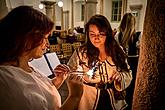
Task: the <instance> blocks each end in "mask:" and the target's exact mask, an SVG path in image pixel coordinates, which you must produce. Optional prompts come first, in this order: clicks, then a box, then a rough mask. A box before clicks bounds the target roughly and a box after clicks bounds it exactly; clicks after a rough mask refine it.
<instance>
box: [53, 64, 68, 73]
mask: <svg viewBox="0 0 165 110" xmlns="http://www.w3.org/2000/svg"><path fill="white" fill-rule="evenodd" d="M69 71H70V68H69V67H68V66H67V65H65V64H60V65H58V66H57V67H56V68H55V69H54V72H55V74H68V73H69Z"/></svg>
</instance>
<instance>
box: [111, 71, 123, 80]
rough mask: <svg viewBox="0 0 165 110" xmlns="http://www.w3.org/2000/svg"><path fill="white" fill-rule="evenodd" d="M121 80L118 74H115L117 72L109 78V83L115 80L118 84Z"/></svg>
mask: <svg viewBox="0 0 165 110" xmlns="http://www.w3.org/2000/svg"><path fill="white" fill-rule="evenodd" d="M121 79H122V77H121V75H120V73H119V72H117V71H115V72H114V73H113V75H112V76H111V77H110V78H109V80H110V81H113V80H116V81H118V82H120V81H121Z"/></svg>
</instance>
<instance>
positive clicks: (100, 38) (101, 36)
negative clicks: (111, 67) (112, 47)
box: [89, 25, 122, 82]
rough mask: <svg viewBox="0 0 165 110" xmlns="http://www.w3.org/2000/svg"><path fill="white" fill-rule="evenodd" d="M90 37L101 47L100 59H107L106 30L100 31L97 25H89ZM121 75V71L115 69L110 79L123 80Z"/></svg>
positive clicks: (95, 44) (92, 41) (96, 45)
mask: <svg viewBox="0 0 165 110" xmlns="http://www.w3.org/2000/svg"><path fill="white" fill-rule="evenodd" d="M89 39H90V41H91V43H92V44H93V45H94V46H95V47H96V48H98V49H99V51H100V53H99V59H100V60H101V61H104V60H106V59H107V57H110V56H107V54H106V52H105V40H106V35H105V33H104V32H99V29H98V28H97V26H96V25H89ZM121 78H122V77H121V75H120V73H119V72H117V71H114V72H113V74H111V76H109V80H110V81H113V80H115V81H118V82H120V81H121Z"/></svg>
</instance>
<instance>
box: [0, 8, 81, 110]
mask: <svg viewBox="0 0 165 110" xmlns="http://www.w3.org/2000/svg"><path fill="white" fill-rule="evenodd" d="M53 25H54V23H53V22H52V21H51V20H50V19H49V18H48V17H47V16H46V15H44V14H43V13H41V12H39V11H37V10H35V9H33V8H32V7H29V6H19V7H17V8H15V9H13V10H12V11H11V12H9V13H8V15H7V16H6V17H4V18H3V19H2V20H1V22H0V35H1V40H0V88H1V90H0V110H76V109H77V107H78V105H79V101H80V99H81V96H82V93H83V86H82V80H81V78H80V77H79V76H77V75H72V74H71V75H69V76H68V74H67V73H68V71H69V68H68V67H67V66H66V65H58V66H57V67H56V68H55V69H54V73H55V74H56V77H55V78H53V79H49V78H48V77H46V76H44V75H43V74H41V73H39V72H38V71H37V70H35V69H34V68H32V67H30V65H29V64H28V61H29V60H31V59H37V58H40V57H42V55H43V54H44V53H45V52H46V49H47V47H48V46H49V45H48V35H49V34H50V33H51V31H52V28H53ZM67 76H68V78H67ZM66 78H67V84H68V87H69V96H68V98H67V99H66V101H65V102H64V103H63V104H62V105H61V97H60V95H59V92H58V91H57V89H58V88H59V87H60V85H61V84H62V83H63V82H64V80H65V79H66Z"/></svg>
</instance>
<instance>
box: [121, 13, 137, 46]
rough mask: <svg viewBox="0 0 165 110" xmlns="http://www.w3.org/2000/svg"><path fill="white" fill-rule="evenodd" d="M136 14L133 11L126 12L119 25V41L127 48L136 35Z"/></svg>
mask: <svg viewBox="0 0 165 110" xmlns="http://www.w3.org/2000/svg"><path fill="white" fill-rule="evenodd" d="M135 23H136V20H135V16H134V15H132V14H131V13H126V14H124V16H123V18H122V20H121V23H120V26H119V31H120V33H119V42H120V44H121V46H122V47H123V48H127V47H128V45H129V42H131V41H133V37H134V35H135Z"/></svg>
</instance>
